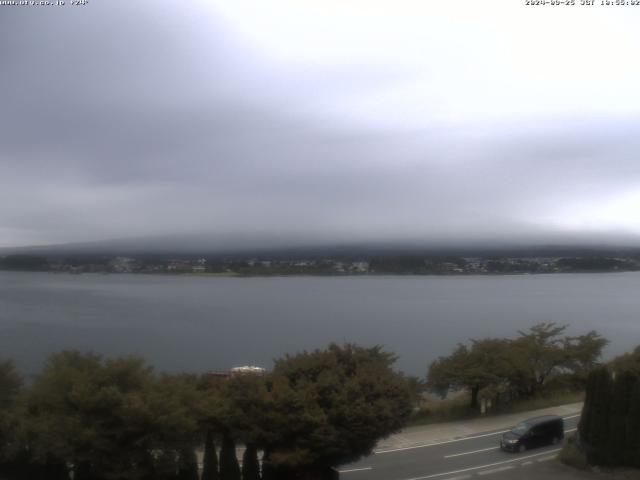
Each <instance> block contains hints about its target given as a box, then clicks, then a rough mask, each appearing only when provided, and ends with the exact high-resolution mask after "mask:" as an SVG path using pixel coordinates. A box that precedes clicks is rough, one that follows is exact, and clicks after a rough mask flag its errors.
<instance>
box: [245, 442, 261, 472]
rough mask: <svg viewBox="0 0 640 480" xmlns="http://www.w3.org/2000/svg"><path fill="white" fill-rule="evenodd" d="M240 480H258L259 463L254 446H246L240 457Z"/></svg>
mask: <svg viewBox="0 0 640 480" xmlns="http://www.w3.org/2000/svg"><path fill="white" fill-rule="evenodd" d="M242 480H260V462H259V461H258V449H257V447H256V445H255V444H252V443H250V444H248V445H247V446H246V448H245V450H244V454H243V455H242Z"/></svg>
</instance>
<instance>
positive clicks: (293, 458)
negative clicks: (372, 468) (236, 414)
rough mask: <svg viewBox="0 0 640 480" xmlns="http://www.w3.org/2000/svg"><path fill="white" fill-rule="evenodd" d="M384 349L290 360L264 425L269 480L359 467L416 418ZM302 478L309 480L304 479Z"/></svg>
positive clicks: (274, 384)
mask: <svg viewBox="0 0 640 480" xmlns="http://www.w3.org/2000/svg"><path fill="white" fill-rule="evenodd" d="M394 361H395V357H394V356H393V355H392V354H390V353H387V352H385V351H383V350H382V349H381V348H380V347H373V348H363V347H358V346H356V345H353V344H345V345H342V346H340V345H336V344H332V345H330V346H329V347H328V348H327V349H326V350H316V351H314V352H303V353H300V354H297V355H293V356H290V355H287V356H285V357H284V358H281V359H279V360H277V361H276V363H275V367H274V370H273V372H272V374H271V376H270V378H269V379H268V386H269V399H268V403H267V405H266V408H265V411H264V413H263V415H262V416H261V417H262V420H260V421H259V423H260V424H261V425H263V429H264V431H265V432H266V434H265V436H264V443H263V446H264V449H265V458H263V467H264V470H265V471H266V472H272V473H268V474H265V478H266V477H267V476H268V475H272V474H273V473H274V470H275V471H276V472H277V478H287V477H288V476H291V475H292V472H295V473H296V474H297V475H298V474H299V475H302V476H304V475H307V474H310V472H323V471H325V470H327V469H328V468H329V467H333V466H337V465H340V464H343V463H347V462H351V461H355V460H356V459H358V458H360V457H361V456H363V455H367V454H369V453H370V452H371V451H372V449H373V447H374V446H375V444H376V442H377V441H378V440H379V439H380V438H382V437H385V436H387V435H389V434H391V433H393V432H395V431H397V430H398V429H400V428H401V427H402V426H403V425H404V423H405V421H406V419H407V417H408V416H409V413H410V412H411V398H410V393H409V388H408V385H407V383H406V380H405V379H404V378H403V377H402V376H401V375H399V374H397V373H395V372H394V371H393V370H392V368H391V366H392V364H393V363H394ZM300 478H302V477H300Z"/></svg>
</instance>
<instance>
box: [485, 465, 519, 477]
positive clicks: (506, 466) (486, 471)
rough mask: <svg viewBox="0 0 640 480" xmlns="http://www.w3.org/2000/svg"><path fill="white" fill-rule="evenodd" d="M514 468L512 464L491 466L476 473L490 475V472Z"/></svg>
mask: <svg viewBox="0 0 640 480" xmlns="http://www.w3.org/2000/svg"><path fill="white" fill-rule="evenodd" d="M512 468H514V466H513V465H505V466H504V467H498V468H493V469H491V470H483V471H482V472H478V475H490V474H492V473H498V472H504V471H505V470H511V469H512Z"/></svg>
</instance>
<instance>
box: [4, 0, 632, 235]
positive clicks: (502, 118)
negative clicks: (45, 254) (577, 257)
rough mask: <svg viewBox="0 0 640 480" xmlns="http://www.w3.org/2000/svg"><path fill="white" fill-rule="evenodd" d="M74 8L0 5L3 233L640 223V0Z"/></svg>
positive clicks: (614, 230) (406, 230)
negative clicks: (626, 0) (623, 0)
mask: <svg viewBox="0 0 640 480" xmlns="http://www.w3.org/2000/svg"><path fill="white" fill-rule="evenodd" d="M577 1H578V3H579V0H577ZM597 1H598V2H599V0H597ZM70 3H71V1H70V0H67V5H66V6H64V7H55V6H49V7H32V6H0V246H19V245H35V244H50V243H64V242H79V241H82V242H84V241H94V240H103V239H111V238H123V237H139V236H156V235H158V236H161V235H168V234H178V233H184V234H205V235H211V237H212V238H214V237H216V236H224V237H225V238H239V239H244V240H245V241H250V240H251V239H253V238H260V237H261V236H264V237H269V238H276V239H281V240H282V241H283V242H285V243H286V240H287V239H293V238H295V239H297V240H299V241H313V242H318V241H326V242H344V241H363V240H364V241H366V240H371V241H386V240H402V241H412V242H414V241H417V242H438V241H457V242H464V241H474V240H478V241H485V240H491V239H498V240H500V241H503V240H505V239H511V240H514V241H524V242H527V241H530V242H537V241H548V240H549V239H556V240H562V239H567V238H594V239H603V238H606V239H612V241H625V242H635V241H636V239H637V238H640V237H639V235H640V155H639V154H640V61H638V59H640V28H638V25H639V24H640V6H635V7H634V6H623V7H618V6H612V7H605V6H600V5H595V6H592V7H585V6H575V7H569V6H561V7H558V6H550V5H547V6H537V7H532V6H525V4H524V0H522V1H517V0H492V1H485V2H478V1H477V0H469V1H456V2H449V1H424V0H416V1H403V0H400V1H393V2H392V1H375V0H366V1H359V0H349V1H345V0H318V1H315V0H291V1H278V0H270V1H244V0H233V1H227V0H224V1H211V0H200V1H199V0H192V1H189V2H169V1H164V0H156V1H146V0H139V1H135V2H132V1H130V0H89V4H88V5H87V6H85V7H76V6H71V5H69V4H70ZM638 243H640V242H638Z"/></svg>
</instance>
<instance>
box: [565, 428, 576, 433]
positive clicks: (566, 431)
mask: <svg viewBox="0 0 640 480" xmlns="http://www.w3.org/2000/svg"><path fill="white" fill-rule="evenodd" d="M577 429H578V427H576V428H569V429H567V430H565V431H564V433H569V432H575V431H576V430H577Z"/></svg>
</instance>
